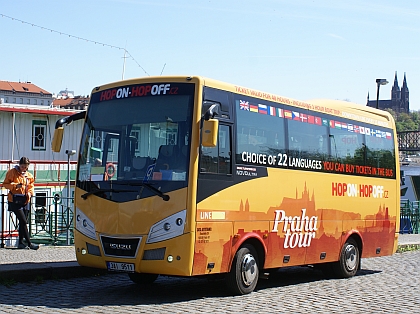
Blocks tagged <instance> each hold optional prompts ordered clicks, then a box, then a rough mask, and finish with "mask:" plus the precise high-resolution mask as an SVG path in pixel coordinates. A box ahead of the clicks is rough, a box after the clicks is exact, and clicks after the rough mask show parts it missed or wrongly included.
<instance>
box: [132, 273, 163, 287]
mask: <svg viewBox="0 0 420 314" xmlns="http://www.w3.org/2000/svg"><path fill="white" fill-rule="evenodd" d="M158 276H159V275H157V274H143V273H141V274H140V273H129V274H128V277H130V279H131V281H132V282H134V283H136V284H139V285H147V284H151V283H153V282H154V281H155V280H156V279H157V277H158Z"/></svg>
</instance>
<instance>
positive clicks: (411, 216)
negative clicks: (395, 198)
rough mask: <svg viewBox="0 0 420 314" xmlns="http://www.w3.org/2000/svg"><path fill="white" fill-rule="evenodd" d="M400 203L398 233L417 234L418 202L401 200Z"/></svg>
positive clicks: (419, 206)
mask: <svg viewBox="0 0 420 314" xmlns="http://www.w3.org/2000/svg"><path fill="white" fill-rule="evenodd" d="M400 204H401V206H400V233H414V234H419V232H420V202H419V201H413V202H412V201H409V200H401V202H400Z"/></svg>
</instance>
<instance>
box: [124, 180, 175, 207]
mask: <svg viewBox="0 0 420 314" xmlns="http://www.w3.org/2000/svg"><path fill="white" fill-rule="evenodd" d="M121 184H127V185H130V186H144V187H146V188H148V189H149V190H150V191H152V192H153V193H155V194H156V195H157V196H159V197H161V198H162V199H163V200H164V201H165V202H167V201H169V198H170V197H169V195H167V194H163V193H162V191H161V190H158V189H157V188H155V187H154V186H152V185H151V184H150V183H146V182H129V183H121Z"/></svg>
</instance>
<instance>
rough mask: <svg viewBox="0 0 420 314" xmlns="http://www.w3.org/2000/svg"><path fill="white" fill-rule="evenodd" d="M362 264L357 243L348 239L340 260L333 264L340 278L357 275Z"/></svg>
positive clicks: (342, 249)
mask: <svg viewBox="0 0 420 314" xmlns="http://www.w3.org/2000/svg"><path fill="white" fill-rule="evenodd" d="M359 264H360V251H359V246H358V245H357V243H356V241H355V240H354V239H352V238H350V239H348V240H347V242H346V243H344V245H343V247H342V248H341V253H340V259H339V261H338V262H335V263H334V264H333V270H334V273H335V275H336V276H338V277H339V278H349V277H353V276H354V275H356V273H357V271H358V269H359Z"/></svg>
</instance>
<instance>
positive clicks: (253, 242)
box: [226, 238, 265, 295]
mask: <svg viewBox="0 0 420 314" xmlns="http://www.w3.org/2000/svg"><path fill="white" fill-rule="evenodd" d="M264 260H265V250H264V246H263V244H262V243H261V242H260V241H259V240H258V239H256V238H251V239H248V240H246V241H244V242H243V243H242V244H241V245H240V247H239V248H238V250H237V251H236V253H235V256H234V258H233V260H232V264H231V267H230V271H229V272H228V273H227V275H226V284H227V286H228V288H229V289H230V290H231V292H233V293H234V294H236V295H242V294H248V293H251V292H252V291H254V289H255V287H256V286H257V283H258V278H259V274H260V272H261V270H262V268H263V266H264Z"/></svg>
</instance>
